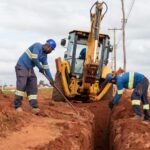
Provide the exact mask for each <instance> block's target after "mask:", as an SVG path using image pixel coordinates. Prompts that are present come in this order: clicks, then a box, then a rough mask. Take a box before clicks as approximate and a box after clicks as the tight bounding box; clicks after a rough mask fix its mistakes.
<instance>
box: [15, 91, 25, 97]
mask: <svg viewBox="0 0 150 150" xmlns="http://www.w3.org/2000/svg"><path fill="white" fill-rule="evenodd" d="M15 94H16V95H18V96H24V94H25V92H24V91H19V90H16V92H15Z"/></svg>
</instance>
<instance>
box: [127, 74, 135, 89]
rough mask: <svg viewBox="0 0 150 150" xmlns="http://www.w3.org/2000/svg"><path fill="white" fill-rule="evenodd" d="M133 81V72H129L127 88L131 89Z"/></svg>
mask: <svg viewBox="0 0 150 150" xmlns="http://www.w3.org/2000/svg"><path fill="white" fill-rule="evenodd" d="M133 83H134V72H129V82H128V88H129V89H132V88H133Z"/></svg>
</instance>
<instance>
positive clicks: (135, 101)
mask: <svg viewBox="0 0 150 150" xmlns="http://www.w3.org/2000/svg"><path fill="white" fill-rule="evenodd" d="M140 103H141V101H140V100H137V99H136V100H132V105H140Z"/></svg>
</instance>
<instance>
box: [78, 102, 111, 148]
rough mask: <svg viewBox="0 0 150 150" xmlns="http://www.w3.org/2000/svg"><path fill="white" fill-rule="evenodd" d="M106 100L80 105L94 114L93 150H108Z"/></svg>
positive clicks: (108, 112)
mask: <svg viewBox="0 0 150 150" xmlns="http://www.w3.org/2000/svg"><path fill="white" fill-rule="evenodd" d="M108 102H109V101H108V100H102V101H99V102H93V103H84V104H80V105H79V107H86V108H88V109H89V110H90V111H91V112H92V113H93V114H94V124H95V125H94V126H95V128H94V150H109V149H110V145H109V126H110V124H109V123H110V109H109V108H108Z"/></svg>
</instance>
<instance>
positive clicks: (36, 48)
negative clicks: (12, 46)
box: [17, 43, 53, 80]
mask: <svg viewBox="0 0 150 150" xmlns="http://www.w3.org/2000/svg"><path fill="white" fill-rule="evenodd" d="M17 64H18V65H21V66H22V67H23V68H26V69H32V68H34V67H35V66H37V67H38V68H39V70H40V69H44V70H45V73H46V75H47V76H48V77H49V79H50V80H53V78H52V75H51V72H50V69H49V66H48V62H47V54H45V53H44V52H43V45H42V44H40V43H35V44H33V45H31V46H30V47H29V48H28V49H27V50H26V51H25V52H24V53H23V54H22V55H21V57H20V58H19V60H18V62H17Z"/></svg>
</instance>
